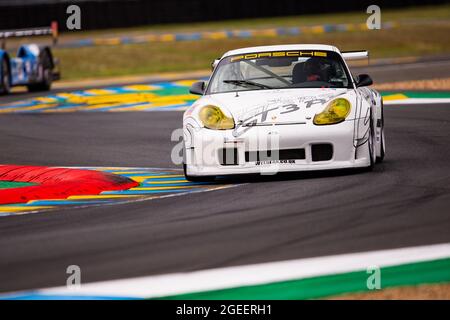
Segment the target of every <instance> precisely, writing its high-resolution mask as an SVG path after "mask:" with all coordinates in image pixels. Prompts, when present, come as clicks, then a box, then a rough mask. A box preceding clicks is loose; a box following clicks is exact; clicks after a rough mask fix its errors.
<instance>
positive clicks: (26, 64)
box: [0, 25, 60, 94]
mask: <svg viewBox="0 0 450 320" xmlns="http://www.w3.org/2000/svg"><path fill="white" fill-rule="evenodd" d="M55 32H57V31H55V26H53V25H52V27H49V28H34V29H29V30H13V31H1V32H0V39H2V40H3V41H2V49H0V94H7V93H9V91H10V89H11V87H13V86H27V88H28V90H29V91H45V90H50V88H51V85H52V82H53V81H54V80H58V79H59V78H60V73H59V71H58V66H57V60H56V59H54V57H53V54H52V51H51V48H50V46H46V45H37V44H25V45H22V46H20V47H19V49H18V50H17V56H16V57H11V56H10V55H9V54H8V52H7V51H6V50H5V40H6V39H7V38H10V37H25V36H26V37H28V36H36V35H39V36H41V35H47V34H50V35H53V36H54V37H55Z"/></svg>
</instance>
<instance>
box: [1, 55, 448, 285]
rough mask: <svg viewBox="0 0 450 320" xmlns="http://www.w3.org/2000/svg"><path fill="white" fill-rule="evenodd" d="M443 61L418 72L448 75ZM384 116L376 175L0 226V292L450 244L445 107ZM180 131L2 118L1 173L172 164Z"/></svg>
mask: <svg viewBox="0 0 450 320" xmlns="http://www.w3.org/2000/svg"><path fill="white" fill-rule="evenodd" d="M445 65H446V67H445V66H443V65H438V66H435V67H432V66H431V67H430V65H426V64H425V65H423V66H422V69H420V68H419V70H418V69H415V71H414V72H413V73H414V74H420V73H421V72H422V71H423V72H422V74H426V75H430V77H431V76H436V75H439V76H448V75H449V74H450V72H449V64H448V63H447V64H445ZM414 68H417V66H414ZM433 68H435V69H433ZM433 70H434V74H432V73H433ZM372 71H373V72H372V74H374V78H376V77H378V81H380V82H381V81H388V80H391V79H390V78H389V76H388V75H389V73H392V74H394V73H395V74H401V72H399V69H398V68H397V69H395V68H393V70H391V69H389V68H388V70H384V71H383V70H381V69H380V70H378V71H377V70H372ZM377 72H378V73H379V75H378V76H376V77H375V73H377ZM405 72H406V71H405ZM383 77H384V79H386V80H381V79H382V78H383ZM404 77H407V78H409V76H404ZM396 80H405V79H398V78H397V79H396ZM19 95H20V94H19ZM27 96H28V95H27V94H22V95H21V98H24V97H27ZM16 98H17V94H16V95H13V96H12V97H5V98H2V100H1V101H0V104H1V103H2V102H5V101H10V100H11V99H16ZM385 117H386V136H387V152H388V153H387V157H386V159H385V162H383V163H382V164H380V165H377V166H376V168H375V169H374V171H372V172H368V173H359V172H353V171H343V172H342V171H338V172H329V173H313V174H299V175H289V176H286V175H285V176H281V177H277V178H270V179H257V180H250V181H246V180H243V181H240V182H246V183H244V184H242V185H240V186H237V187H234V188H230V189H225V190H218V191H212V192H207V193H199V194H190V195H186V196H180V197H177V198H172V199H159V200H158V199H157V200H151V201H146V202H139V203H130V204H123V205H114V206H106V207H91V208H85V209H76V210H69V209H67V210H61V211H53V212H48V213H39V214H29V215H24V216H10V217H4V218H1V219H0V243H1V245H0V291H1V292H7V291H15V290H22V289H32V288H39V287H48V286H62V285H65V282H66V278H67V274H66V268H67V266H68V265H72V264H76V265H79V266H80V267H81V269H82V281H83V282H91V281H97V280H109V279H118V278H127V277H136V276H142V275H151V274H162V273H170V272H177V271H189V270H197V269H206V268H214V267H224V266H231V265H243V264H249V263H259V262H268V261H278V260H286V259H297V258H306V257H315V256H323V255H331V254H339V253H351V252H358V251H368V250H378V249H392V248H400V247H406V246H415V245H426V244H435V243H443V242H450V232H449V231H450V216H449V214H448V212H449V209H448V207H449V204H450V187H449V185H450V162H449V160H448V159H449V158H450V148H449V145H450V125H449V124H450V105H449V104H439V105H402V106H389V107H388V106H387V107H385ZM180 125H181V112H176V111H172V112H171V111H168V112H147V113H134V112H127V113H85V114H84V113H68V114H45V115H42V114H39V115H31V114H21V115H19V114H16V115H14V114H8V115H2V116H0V148H1V149H0V163H13V164H34V165H55V166H122V167H125V166H133V167H141V166H142V167H163V168H166V167H170V168H175V167H176V166H175V165H173V164H172V162H171V160H170V152H171V149H172V147H173V146H174V144H175V142H171V141H170V134H171V132H172V130H173V129H175V128H179V127H180Z"/></svg>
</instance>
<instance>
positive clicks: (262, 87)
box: [223, 80, 273, 89]
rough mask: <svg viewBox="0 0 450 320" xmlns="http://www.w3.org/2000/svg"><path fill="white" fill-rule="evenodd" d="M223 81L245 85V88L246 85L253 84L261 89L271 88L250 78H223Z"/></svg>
mask: <svg viewBox="0 0 450 320" xmlns="http://www.w3.org/2000/svg"><path fill="white" fill-rule="evenodd" d="M223 82H224V83H230V84H235V85H238V86H241V87H245V88H247V87H248V86H254V87H258V88H261V89H273V88H272V87H270V86H267V85H265V84H262V83H258V82H253V81H250V80H223Z"/></svg>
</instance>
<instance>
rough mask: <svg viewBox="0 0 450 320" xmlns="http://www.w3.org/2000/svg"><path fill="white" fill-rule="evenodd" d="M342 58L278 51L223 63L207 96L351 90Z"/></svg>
mask: <svg viewBox="0 0 450 320" xmlns="http://www.w3.org/2000/svg"><path fill="white" fill-rule="evenodd" d="M351 87H352V84H351V81H350V76H349V74H348V71H347V69H346V67H345V65H344V63H343V61H342V58H341V57H340V55H339V54H337V53H336V52H331V51H276V52H259V53H251V54H244V55H234V56H229V57H226V58H224V59H222V60H221V61H220V63H219V64H218V65H217V67H216V69H215V71H214V74H213V76H212V78H211V80H210V83H209V86H208V91H207V93H208V94H212V93H222V92H230V91H244V90H262V89H285V88H351Z"/></svg>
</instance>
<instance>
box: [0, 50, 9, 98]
mask: <svg viewBox="0 0 450 320" xmlns="http://www.w3.org/2000/svg"><path fill="white" fill-rule="evenodd" d="M1 64H2V68H1V74H0V95H5V94H8V93H9V91H10V90H11V77H10V73H9V63H8V60H6V58H3V59H2V61H1Z"/></svg>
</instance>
